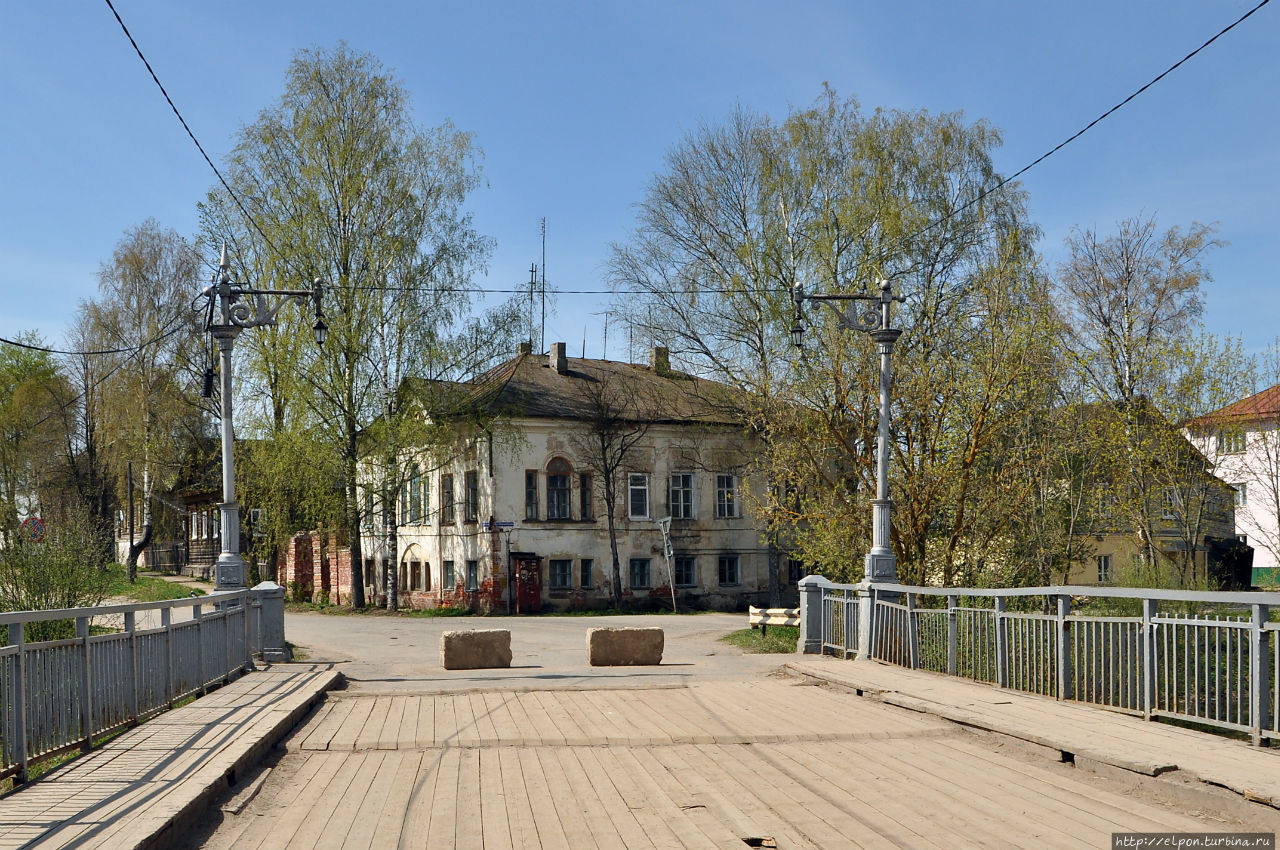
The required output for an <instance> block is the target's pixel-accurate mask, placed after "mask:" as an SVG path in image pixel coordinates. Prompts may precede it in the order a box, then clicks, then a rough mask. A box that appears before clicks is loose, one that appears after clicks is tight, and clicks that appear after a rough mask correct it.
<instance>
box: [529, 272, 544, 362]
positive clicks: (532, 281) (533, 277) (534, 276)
mask: <svg viewBox="0 0 1280 850" xmlns="http://www.w3.org/2000/svg"><path fill="white" fill-rule="evenodd" d="M537 283H538V267H537V266H536V265H534V264H533V263H530V264H529V348H530V350H532V349H533V330H534V327H533V288H534V287H535V286H536V285H537ZM538 353H539V354H541V352H538Z"/></svg>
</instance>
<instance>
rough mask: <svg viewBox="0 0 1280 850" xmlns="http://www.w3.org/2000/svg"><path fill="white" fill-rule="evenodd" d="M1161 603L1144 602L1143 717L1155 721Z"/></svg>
mask: <svg viewBox="0 0 1280 850" xmlns="http://www.w3.org/2000/svg"><path fill="white" fill-rule="evenodd" d="M1159 605H1160V603H1159V602H1158V601H1157V600H1155V599H1143V600H1142V671H1141V673H1142V677H1141V682H1142V716H1143V717H1144V718H1146V719H1147V720H1153V719H1155V716H1156V672H1157V670H1158V667H1157V662H1156V623H1155V619H1156V615H1157V614H1159V613H1160V608H1159Z"/></svg>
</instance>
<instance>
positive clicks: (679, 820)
mask: <svg viewBox="0 0 1280 850" xmlns="http://www.w3.org/2000/svg"><path fill="white" fill-rule="evenodd" d="M661 749H666V748H663V747H653V748H642V747H637V748H635V749H623V750H618V751H617V752H618V756H619V762H621V763H627V762H630V765H631V770H632V771H633V772H632V775H633V776H638V777H639V778H640V781H641V782H642V783H643V784H645V785H647V786H648V787H649V788H650V789H652V790H653V792H654V793H655V794H657V795H660V796H659V799H665V800H666V807H667V809H668V810H669V811H675V812H679V813H680V814H679V816H678V817H674V818H672V819H671V820H670V821H669V824H670V826H671V828H672V831H673V832H675V833H676V835H677V836H678V837H679V838H680V840H681V841H682V842H684V846H685V847H689V848H704V847H734V846H736V845H737V844H741V843H742V836H740V835H734V834H733V830H732V829H730V828H728V827H727V826H725V825H724V824H722V823H720V822H719V821H718V820H716V818H715V817H714V815H713V814H712V813H711V812H710V811H709V810H708V809H707V808H706V804H705V802H702V801H697V800H691V799H690V796H689V791H688V789H687V788H686V787H685V786H684V783H683V782H681V781H680V780H679V778H677V777H675V776H672V774H671V772H670V771H669V770H668V769H667V768H666V766H665V765H663V764H662V763H661V762H659V761H658V760H657V759H656V758H655V757H654V753H656V752H658V751H659V750H661ZM744 846H745V845H744ZM806 850H807V848H806Z"/></svg>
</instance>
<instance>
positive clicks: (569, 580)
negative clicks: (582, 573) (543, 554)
mask: <svg viewBox="0 0 1280 850" xmlns="http://www.w3.org/2000/svg"><path fill="white" fill-rule="evenodd" d="M547 570H548V576H547V581H548V582H550V587H551V589H552V590H569V589H570V588H572V587H573V561H570V560H557V559H555V558H552V559H551V563H550V565H549V566H548V567H547Z"/></svg>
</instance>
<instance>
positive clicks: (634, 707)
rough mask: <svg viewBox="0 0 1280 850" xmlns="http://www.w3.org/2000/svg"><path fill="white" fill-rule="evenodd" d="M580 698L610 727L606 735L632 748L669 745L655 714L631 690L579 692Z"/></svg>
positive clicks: (647, 704) (666, 735)
mask: <svg viewBox="0 0 1280 850" xmlns="http://www.w3.org/2000/svg"><path fill="white" fill-rule="evenodd" d="M646 696H647V694H646ZM581 698H582V700H583V701H585V702H586V703H588V704H589V705H590V706H592V707H594V709H595V712H596V713H595V717H597V718H600V719H601V720H602V721H606V722H608V723H610V724H611V726H610V727H609V735H612V736H613V737H615V738H620V739H621V740H622V741H625V742H627V743H628V744H631V745H633V746H644V745H657V744H670V743H671V740H672V739H671V734H670V733H669V732H667V731H666V730H665V729H663V728H662V727H661V726H660V725H659V724H658V722H657V720H656V718H657V717H658V716H659V715H658V714H657V713H656V712H654V710H653V708H652V707H651V706H650V705H649V703H648V701H647V700H639V699H636V693H635V692H634V691H629V690H607V691H606V690H602V691H583V692H582V694H581ZM606 737H608V736H606Z"/></svg>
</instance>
